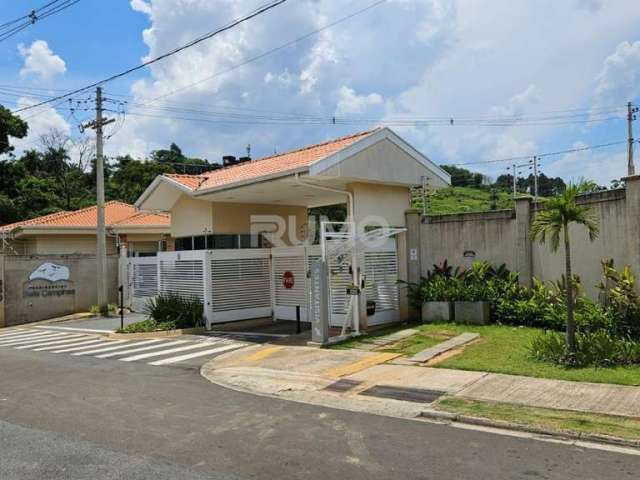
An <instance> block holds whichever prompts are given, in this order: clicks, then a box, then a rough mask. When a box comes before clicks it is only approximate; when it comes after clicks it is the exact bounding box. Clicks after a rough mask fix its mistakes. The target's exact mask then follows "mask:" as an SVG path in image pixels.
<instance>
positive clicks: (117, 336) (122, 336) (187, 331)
mask: <svg viewBox="0 0 640 480" xmlns="http://www.w3.org/2000/svg"><path fill="white" fill-rule="evenodd" d="M206 331H207V329H206V328H205V327H196V328H179V329H176V330H163V331H158V332H139V333H110V334H108V335H107V337H108V338H109V339H111V340H139V339H144V338H166V337H179V336H181V335H198V334H200V333H204V332H206Z"/></svg>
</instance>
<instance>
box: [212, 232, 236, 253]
mask: <svg viewBox="0 0 640 480" xmlns="http://www.w3.org/2000/svg"><path fill="white" fill-rule="evenodd" d="M213 248H214V249H216V250H218V249H224V248H238V235H232V234H227V235H214V236H213Z"/></svg>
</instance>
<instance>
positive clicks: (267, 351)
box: [242, 347, 284, 362]
mask: <svg viewBox="0 0 640 480" xmlns="http://www.w3.org/2000/svg"><path fill="white" fill-rule="evenodd" d="M283 348H284V347H267V348H263V349H261V350H258V351H257V352H254V353H252V354H251V355H248V356H246V357H244V358H243V359H242V361H243V362H257V361H259V360H264V359H265V358H267V357H270V356H271V355H273V354H274V353H276V352H279V351H280V350H282V349H283Z"/></svg>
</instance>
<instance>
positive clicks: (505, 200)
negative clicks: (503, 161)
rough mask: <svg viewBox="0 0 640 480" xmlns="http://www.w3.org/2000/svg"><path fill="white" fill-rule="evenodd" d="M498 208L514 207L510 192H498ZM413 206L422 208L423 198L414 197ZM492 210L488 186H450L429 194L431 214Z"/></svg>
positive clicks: (429, 210)
mask: <svg viewBox="0 0 640 480" xmlns="http://www.w3.org/2000/svg"><path fill="white" fill-rule="evenodd" d="M497 197H498V198H497V202H496V207H497V209H498V210H501V209H506V208H513V198H512V196H511V194H510V193H508V192H504V191H498V192H497ZM413 207H414V208H418V209H422V198H421V197H420V196H416V197H414V201H413ZM487 210H491V190H490V189H488V188H471V187H448V188H443V189H440V190H437V191H435V192H432V193H431V194H429V197H428V208H427V211H428V213H430V214H443V213H466V212H483V211H487Z"/></svg>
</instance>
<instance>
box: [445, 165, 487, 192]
mask: <svg viewBox="0 0 640 480" xmlns="http://www.w3.org/2000/svg"><path fill="white" fill-rule="evenodd" d="M440 167H441V168H442V169H443V170H444V171H445V172H447V173H448V174H449V175H451V186H453V187H475V188H478V187H481V186H482V182H483V180H484V176H483V175H482V174H481V173H477V172H472V171H470V170H467V169H466V168H460V167H455V166H453V165H440Z"/></svg>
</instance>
